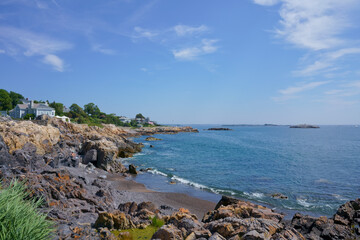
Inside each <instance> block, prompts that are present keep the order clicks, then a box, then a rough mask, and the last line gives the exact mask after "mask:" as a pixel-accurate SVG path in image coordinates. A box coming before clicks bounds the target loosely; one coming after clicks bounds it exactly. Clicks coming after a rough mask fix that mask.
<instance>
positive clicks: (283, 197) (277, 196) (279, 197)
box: [271, 193, 288, 199]
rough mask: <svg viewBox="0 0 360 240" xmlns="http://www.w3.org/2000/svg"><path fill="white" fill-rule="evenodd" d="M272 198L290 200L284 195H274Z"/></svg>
mask: <svg viewBox="0 0 360 240" xmlns="http://www.w3.org/2000/svg"><path fill="white" fill-rule="evenodd" d="M271 197H272V198H275V199H288V197H287V196H285V195H284V194H282V193H274V194H271Z"/></svg>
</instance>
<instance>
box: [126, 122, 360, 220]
mask: <svg viewBox="0 0 360 240" xmlns="http://www.w3.org/2000/svg"><path fill="white" fill-rule="evenodd" d="M193 127H195V128H198V129H199V131H200V132H199V133H180V134H176V135H156V137H158V138H161V139H163V140H162V141H156V142H145V141H144V137H141V138H137V139H135V141H137V142H144V143H145V147H144V149H143V151H142V153H140V154H137V155H136V156H135V157H133V158H131V159H129V160H127V162H129V163H133V164H135V165H138V166H140V168H148V167H151V168H153V169H154V170H153V171H152V173H153V174H154V175H160V176H162V177H161V178H156V179H157V180H151V179H149V177H145V178H144V177H141V176H139V177H138V180H140V182H141V180H142V181H143V182H144V183H145V185H147V182H148V183H149V184H148V187H150V188H154V186H155V185H154V182H156V184H158V182H157V181H163V180H164V179H167V180H168V181H170V180H174V181H176V182H177V183H178V184H179V185H180V186H181V185H188V186H191V187H194V188H197V189H202V190H204V191H206V192H213V193H218V194H225V195H230V196H234V197H238V198H242V199H247V200H251V201H255V202H259V203H265V204H267V205H269V206H272V207H273V208H276V209H279V210H292V211H300V212H310V213H313V214H314V215H327V216H330V215H332V214H334V213H335V212H336V209H337V208H338V207H339V206H340V205H341V204H343V203H345V202H346V201H348V200H351V199H355V198H358V197H360V128H356V127H354V126H321V128H319V129H292V128H289V127H288V126H231V127H230V128H232V129H233V131H205V130H203V129H207V128H209V127H218V126H214V125H211V126H210V125H193ZM150 144H152V145H154V148H150V147H149V145H150ZM151 183H152V185H151ZM178 184H177V185H178ZM188 186H187V187H188ZM155 188H156V187H155ZM178 188H179V187H178ZM183 188H184V189H186V187H184V186H183ZM273 193H282V194H284V195H286V196H288V199H285V200H280V199H273V198H272V197H271V194H273ZM208 197H209V198H212V195H210V194H209V196H208Z"/></svg>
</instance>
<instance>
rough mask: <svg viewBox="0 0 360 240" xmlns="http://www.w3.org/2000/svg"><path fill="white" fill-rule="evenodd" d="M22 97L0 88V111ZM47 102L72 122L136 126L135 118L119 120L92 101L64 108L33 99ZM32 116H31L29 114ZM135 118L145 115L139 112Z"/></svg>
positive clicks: (61, 105) (18, 101)
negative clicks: (124, 120) (127, 121)
mask: <svg viewBox="0 0 360 240" xmlns="http://www.w3.org/2000/svg"><path fill="white" fill-rule="evenodd" d="M22 99H25V98H24V97H23V95H21V94H19V93H15V92H12V91H10V92H7V91H6V90H4V89H0V111H9V110H11V109H13V108H14V107H16V105H17V104H21V103H22V101H21V100H22ZM45 102H47V103H48V105H49V107H52V108H54V109H55V115H57V116H67V117H69V118H70V119H71V121H72V122H76V123H83V124H88V125H95V126H100V127H101V124H103V123H104V124H115V125H117V126H125V127H137V126H138V123H137V121H136V120H131V122H129V123H125V122H122V121H120V119H119V117H118V116H116V114H114V113H111V114H106V113H104V112H102V111H101V110H100V108H99V107H98V106H97V105H96V104H94V103H88V104H85V105H84V107H83V108H82V107H80V106H79V105H78V104H76V103H74V104H72V105H71V106H70V108H69V109H68V110H66V108H65V106H64V104H63V103H60V102H55V101H54V102H51V103H50V102H49V101H43V100H34V103H45ZM31 117H32V118H33V116H31ZM135 118H142V119H145V117H144V116H143V115H142V114H141V113H139V114H137V115H136V116H135ZM142 125H143V126H144V127H147V126H151V125H149V124H148V123H144V124H142Z"/></svg>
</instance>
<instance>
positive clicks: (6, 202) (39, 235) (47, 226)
mask: <svg viewBox="0 0 360 240" xmlns="http://www.w3.org/2000/svg"><path fill="white" fill-rule="evenodd" d="M41 204H42V200H35V199H29V194H28V193H27V192H26V187H25V186H24V184H22V183H19V182H17V181H13V182H11V184H10V186H9V187H6V188H4V189H1V190H0V240H9V239H17V240H25V239H26V240H28V239H36V240H42V239H44V240H45V239H50V238H51V235H52V232H53V227H54V225H53V223H52V222H51V221H49V220H47V219H46V215H45V214H43V213H40V212H39V210H38V207H39V206H40V205H41Z"/></svg>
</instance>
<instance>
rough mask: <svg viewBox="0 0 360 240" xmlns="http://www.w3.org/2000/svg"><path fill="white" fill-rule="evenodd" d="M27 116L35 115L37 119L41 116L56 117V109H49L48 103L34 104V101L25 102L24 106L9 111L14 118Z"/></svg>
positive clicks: (17, 106)
mask: <svg viewBox="0 0 360 240" xmlns="http://www.w3.org/2000/svg"><path fill="white" fill-rule="evenodd" d="M26 114H34V115H35V117H38V116H40V115H48V116H50V117H54V116H55V109H53V108H51V107H49V105H48V104H47V103H34V101H28V100H24V101H23V103H22V104H18V105H16V107H15V108H14V109H13V110H11V111H9V115H10V117H12V118H23V117H24V116H25V115H26Z"/></svg>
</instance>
